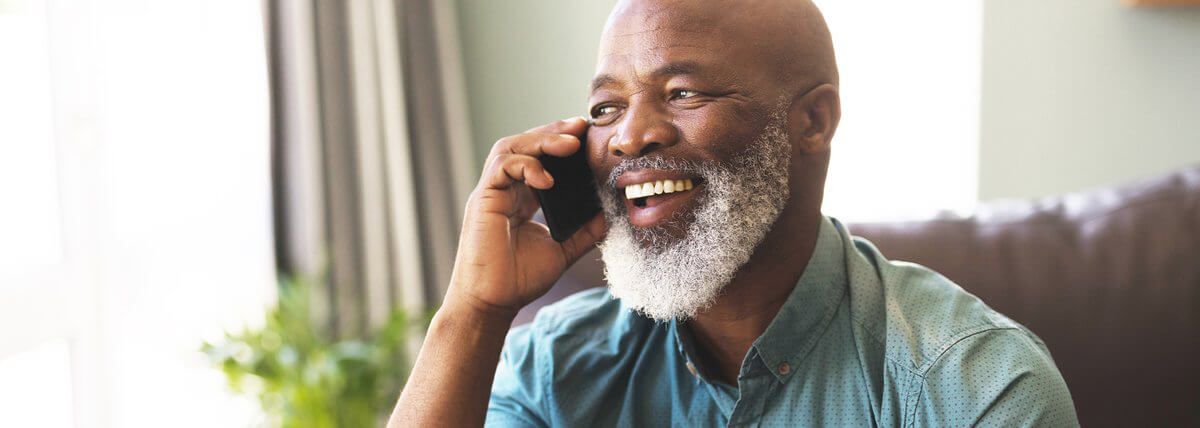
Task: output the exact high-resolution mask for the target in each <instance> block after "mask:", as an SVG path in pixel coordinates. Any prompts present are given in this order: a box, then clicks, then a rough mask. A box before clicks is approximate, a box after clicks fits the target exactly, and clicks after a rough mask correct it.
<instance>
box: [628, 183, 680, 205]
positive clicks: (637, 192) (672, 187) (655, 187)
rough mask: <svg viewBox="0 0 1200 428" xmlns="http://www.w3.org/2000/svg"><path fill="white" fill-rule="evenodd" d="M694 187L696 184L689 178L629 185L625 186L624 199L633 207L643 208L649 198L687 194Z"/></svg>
mask: <svg viewBox="0 0 1200 428" xmlns="http://www.w3.org/2000/svg"><path fill="white" fill-rule="evenodd" d="M695 186H696V183H693V181H692V179H690V178H684V179H678V180H652V181H647V182H644V183H638V184H630V185H628V186H625V199H627V200H629V201H631V202H632V203H633V205H634V206H635V207H638V208H644V207H646V205H647V203H648V201H649V200H650V198H653V197H655V196H659V195H666V194H673V193H683V192H688V191H691V190H692V189H693V188H695Z"/></svg>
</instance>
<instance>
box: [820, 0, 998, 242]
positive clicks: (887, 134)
mask: <svg viewBox="0 0 1200 428" xmlns="http://www.w3.org/2000/svg"><path fill="white" fill-rule="evenodd" d="M817 4H818V6H819V7H821V9H822V11H823V12H824V13H825V17H826V20H827V21H828V23H829V26H830V31H831V32H832V33H833V39H834V48H835V49H836V51H837V56H838V65H839V68H840V70H841V95H842V121H841V125H840V127H839V128H838V131H837V135H836V136H835V137H834V143H833V160H832V162H831V164H830V168H829V169H830V170H829V176H828V179H827V182H826V190H825V206H824V210H825V213H826V214H828V215H831V216H834V217H838V218H840V219H842V220H853V221H869V220H885V219H903V218H913V217H920V216H925V215H928V214H932V213H933V212H936V211H939V210H952V211H966V210H968V209H969V208H970V207H971V206H973V205H974V203H975V202H976V199H977V195H978V189H977V188H978V178H977V176H978V146H979V105H980V78H981V77H980V76H981V71H980V67H981V52H982V23H983V15H982V14H983V11H982V5H981V2H980V1H979V0H968V1H961V0H960V1H955V0H917V1H905V2H896V1H886V0H861V1H853V2H848V1H843V0H817Z"/></svg>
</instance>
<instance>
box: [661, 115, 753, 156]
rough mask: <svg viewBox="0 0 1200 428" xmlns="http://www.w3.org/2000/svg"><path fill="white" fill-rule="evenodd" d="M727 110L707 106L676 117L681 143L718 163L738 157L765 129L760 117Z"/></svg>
mask: <svg viewBox="0 0 1200 428" xmlns="http://www.w3.org/2000/svg"><path fill="white" fill-rule="evenodd" d="M747 110H748V109H735V108H732V107H730V106H719V105H715V104H714V105H709V106H705V107H702V108H698V109H694V110H687V111H682V112H680V113H678V114H677V115H676V119H677V123H678V126H679V129H680V133H681V134H682V137H683V138H682V140H683V141H684V142H686V143H687V144H689V145H691V146H693V147H694V148H695V149H697V150H700V151H703V152H705V153H708V154H710V155H711V156H712V157H714V158H716V159H718V160H728V159H730V158H731V157H732V156H734V155H735V154H737V153H741V152H742V151H743V150H744V149H745V148H746V147H747V146H749V145H750V143H752V142H753V141H754V139H755V138H756V137H758V133H759V131H760V130H761V129H762V128H763V126H765V125H766V119H765V118H764V115H762V114H760V113H757V112H751V111H747Z"/></svg>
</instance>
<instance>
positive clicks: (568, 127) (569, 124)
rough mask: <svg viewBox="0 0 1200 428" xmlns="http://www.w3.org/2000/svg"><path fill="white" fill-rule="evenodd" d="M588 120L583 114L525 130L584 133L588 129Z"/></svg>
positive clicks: (542, 132)
mask: <svg viewBox="0 0 1200 428" xmlns="http://www.w3.org/2000/svg"><path fill="white" fill-rule="evenodd" d="M587 125H588V120H587V118H585V117H582V116H575V117H571V118H567V119H563V120H559V121H555V122H551V123H547V124H545V125H542V126H539V127H536V128H531V129H529V130H528V131H525V133H526V134H570V135H582V134H583V131H584V130H586V129H587Z"/></svg>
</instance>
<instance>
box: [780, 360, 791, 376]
mask: <svg viewBox="0 0 1200 428" xmlns="http://www.w3.org/2000/svg"><path fill="white" fill-rule="evenodd" d="M791 372H792V366H791V365H788V363H780V364H779V374H781V375H785V374H788V373H791Z"/></svg>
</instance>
